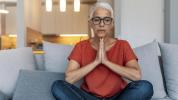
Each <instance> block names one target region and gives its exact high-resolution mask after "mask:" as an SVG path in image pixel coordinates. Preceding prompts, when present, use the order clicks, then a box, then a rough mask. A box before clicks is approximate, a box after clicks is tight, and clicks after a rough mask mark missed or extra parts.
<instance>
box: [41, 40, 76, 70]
mask: <svg viewBox="0 0 178 100" xmlns="http://www.w3.org/2000/svg"><path fill="white" fill-rule="evenodd" d="M72 49H73V46H71V45H62V44H56V43H50V42H43V50H44V53H45V54H44V59H45V70H47V71H51V72H62V73H64V72H65V70H66V68H67V64H68V60H67V57H68V56H69V54H70V52H71V51H72Z"/></svg>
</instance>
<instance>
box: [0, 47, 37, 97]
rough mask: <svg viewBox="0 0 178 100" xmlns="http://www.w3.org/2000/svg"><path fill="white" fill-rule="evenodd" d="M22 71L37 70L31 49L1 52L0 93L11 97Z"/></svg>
mask: <svg viewBox="0 0 178 100" xmlns="http://www.w3.org/2000/svg"><path fill="white" fill-rule="evenodd" d="M20 69H27V70H34V69H35V61H34V56H33V53H32V49H31V48H18V49H11V50H1V51H0V91H2V92H3V93H4V94H6V95H7V96H9V97H11V96H12V93H13V92H14V88H15V84H16V80H17V77H18V74H19V70H20Z"/></svg>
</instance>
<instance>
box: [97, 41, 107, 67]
mask: <svg viewBox="0 0 178 100" xmlns="http://www.w3.org/2000/svg"><path fill="white" fill-rule="evenodd" d="M95 61H96V62H97V63H98V64H105V63H106V62H107V61H108V59H107V56H106V49H105V45H104V39H103V38H100V43H99V48H98V52H97V55H96V59H95Z"/></svg>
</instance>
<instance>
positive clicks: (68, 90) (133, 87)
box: [51, 80, 153, 100]
mask: <svg viewBox="0 0 178 100" xmlns="http://www.w3.org/2000/svg"><path fill="white" fill-rule="evenodd" d="M51 92H52V94H53V96H54V97H55V98H56V100H150V99H151V97H152V95H153V86H152V84H151V83H150V82H148V81H145V80H140V81H133V82H131V83H129V84H128V85H127V86H126V88H125V89H124V90H123V91H122V92H120V93H117V94H116V95H114V96H112V97H110V98H99V97H96V96H94V95H92V94H90V93H87V92H85V91H84V90H82V89H79V88H77V87H76V86H74V85H72V84H70V83H67V82H65V81H62V80H57V81H55V82H54V83H53V85H52V88H51Z"/></svg>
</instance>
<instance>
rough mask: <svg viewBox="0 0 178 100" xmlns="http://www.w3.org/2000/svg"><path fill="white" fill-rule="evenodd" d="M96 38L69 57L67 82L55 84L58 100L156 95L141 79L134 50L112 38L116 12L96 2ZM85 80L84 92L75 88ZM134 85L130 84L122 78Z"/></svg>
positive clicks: (134, 99) (136, 99)
mask: <svg viewBox="0 0 178 100" xmlns="http://www.w3.org/2000/svg"><path fill="white" fill-rule="evenodd" d="M88 22H89V26H90V27H91V28H92V29H93V32H94V37H93V38H90V39H88V40H84V41H81V42H79V43H78V44H76V46H75V47H74V49H73V51H72V52H71V54H70V56H69V65H68V68H67V70H66V73H65V75H66V76H65V81H62V80H58V81H56V82H54V84H53V85H52V94H53V96H54V97H55V98H56V99H57V100H103V99H105V100H149V99H151V97H152V95H153V86H152V84H151V83H150V82H148V81H145V80H140V79H141V71H140V67H139V65H138V62H137V57H136V56H135V54H134V52H133V50H132V49H131V47H130V45H129V43H128V42H127V41H125V40H119V39H116V38H113V37H112V30H113V27H114V17H113V9H112V7H111V6H110V5H109V4H108V3H106V2H97V3H96V4H95V5H94V6H93V7H92V8H91V12H90V15H89V21H88ZM82 78H84V82H83V84H82V85H81V89H79V88H77V87H75V86H74V85H72V84H73V83H75V82H77V81H79V80H80V79H82ZM123 78H126V79H129V80H131V81H132V82H131V83H129V84H127V82H126V81H125V80H124V79H123Z"/></svg>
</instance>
